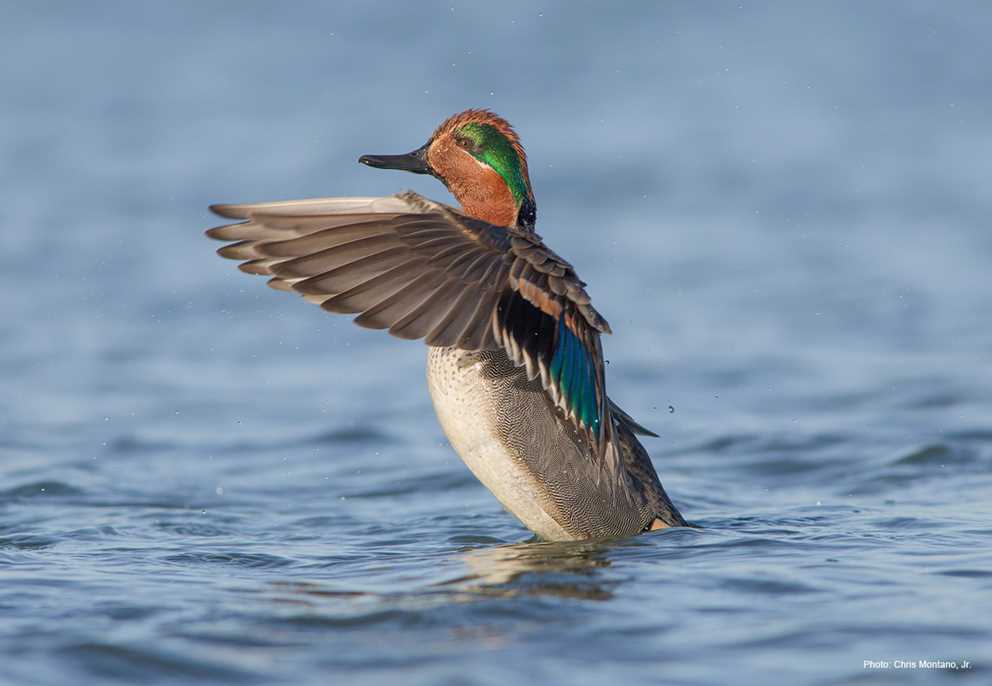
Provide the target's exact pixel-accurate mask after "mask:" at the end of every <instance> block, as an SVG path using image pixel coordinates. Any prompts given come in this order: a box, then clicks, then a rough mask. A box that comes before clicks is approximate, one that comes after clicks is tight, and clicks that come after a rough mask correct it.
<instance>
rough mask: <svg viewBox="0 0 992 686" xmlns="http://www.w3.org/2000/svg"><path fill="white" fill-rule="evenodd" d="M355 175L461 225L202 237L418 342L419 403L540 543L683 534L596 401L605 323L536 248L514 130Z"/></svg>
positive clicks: (252, 219) (376, 223) (457, 138)
mask: <svg viewBox="0 0 992 686" xmlns="http://www.w3.org/2000/svg"><path fill="white" fill-rule="evenodd" d="M466 141H467V142H466ZM459 150H460V151H461V152H459ZM462 153H464V155H462ZM469 153H471V156H469ZM362 161H363V162H365V163H366V164H369V165H370V166H379V167H388V168H400V169H407V170H409V171H415V172H421V173H432V174H434V175H436V176H439V178H441V179H442V180H443V181H444V182H445V184H446V185H447V186H448V187H449V188H450V189H451V190H452V192H453V193H454V194H455V196H456V197H457V198H459V200H460V202H461V203H462V206H463V208H465V210H466V212H465V213H462V212H458V211H457V210H454V209H452V208H449V207H447V206H444V205H441V204H438V203H434V202H431V201H429V200H426V199H425V198H422V197H421V196H418V195H416V194H414V193H403V194H400V195H398V196H394V197H389V198H326V199H319V200H309V201H289V202H283V203H263V204H256V205H225V206H214V207H213V208H212V209H214V211H215V212H217V213H218V214H221V215H222V216H227V217H234V218H239V219H247V220H248V221H247V222H245V223H242V224H233V225H228V226H224V227H219V228H217V229H212V230H211V231H210V232H209V234H210V235H211V236H212V237H215V238H220V239H223V240H232V241H237V242H235V243H234V244H233V245H229V246H227V247H226V248H223V249H221V251H220V252H221V254H222V255H223V256H225V257H230V258H234V259H243V260H246V262H245V263H244V264H243V265H242V269H243V270H244V271H248V272H249V273H257V274H268V275H271V276H272V277H273V278H272V279H271V280H270V285H272V286H273V287H275V288H278V289H280V290H288V291H294V292H297V293H299V294H301V295H303V296H304V297H306V298H307V299H308V300H311V301H313V302H316V303H318V304H320V305H321V306H322V307H323V308H324V309H326V310H329V311H334V312H352V313H360V315H359V317H357V318H356V322H357V323H359V324H361V325H363V326H369V327H372V328H388V329H389V330H390V332H391V333H393V334H394V335H397V336H399V337H402V338H424V339H425V340H426V342H427V343H428V345H429V346H430V347H429V348H428V364H427V380H428V388H429V390H430V394H431V398H432V400H433V402H434V407H435V409H436V411H437V415H438V419H439V421H440V423H441V426H442V428H443V429H444V432H445V434H446V435H447V436H448V439H449V441H450V442H451V445H452V447H453V448H454V449H455V451H456V452H457V453H458V454H459V456H461V458H462V459H463V460H464V461H465V463H466V465H468V467H469V469H470V470H471V471H472V472H473V474H475V475H476V477H477V478H478V479H479V480H480V481H481V482H482V483H483V484H484V485H485V486H486V487H487V488H489V490H490V491H492V492H493V494H494V495H495V496H496V497H497V499H498V500H499V501H500V502H501V503H502V504H503V506H504V507H505V508H506V509H507V510H509V511H510V512H512V513H513V514H514V515H516V516H517V518H518V519H520V521H521V522H522V523H523V524H524V525H525V526H527V528H529V529H530V530H531V531H533V532H534V533H536V534H538V535H539V536H541V537H542V538H545V539H549V540H573V539H588V538H608V537H617V536H629V535H633V534H636V533H639V532H641V531H645V530H648V529H655V528H661V527H665V526H679V525H684V524H685V520H684V519H682V516H681V515H680V514H679V512H678V510H677V509H676V508H675V506H674V505H673V504H672V503H671V501H670V500H669V499H668V496H667V495H666V494H665V491H664V489H663V488H662V486H661V482H660V481H659V480H658V476H657V474H656V473H655V470H654V467H653V466H652V464H651V460H650V458H649V457H648V455H647V453H646V452H645V451H644V449H643V447H642V446H641V445H640V443H639V442H638V440H637V438H636V437H635V435H634V434H635V433H649V432H647V431H646V430H645V429H643V428H642V427H640V426H639V425H637V424H636V423H635V422H634V421H633V420H632V419H631V418H630V417H629V416H628V415H627V414H626V413H624V412H623V411H622V410H620V409H619V408H618V407H616V405H614V404H613V403H612V402H610V400H609V398H608V397H607V395H606V392H605V374H604V364H603V360H602V351H601V348H600V343H599V335H600V334H601V333H603V332H608V331H609V327H608V325H607V324H606V321H605V320H604V319H603V318H602V317H601V316H600V315H599V313H598V312H597V311H596V310H595V309H593V307H592V305H591V303H590V302H589V297H588V295H586V293H585V291H584V289H583V288H582V286H583V285H584V284H583V283H582V282H581V281H580V280H579V279H578V277H577V276H576V275H575V272H574V270H573V269H572V267H571V265H569V264H568V263H567V262H565V261H564V260H562V259H561V258H560V257H558V256H557V255H555V254H554V253H553V252H551V251H550V250H549V249H548V248H547V247H546V246H545V245H544V244H543V242H542V241H541V239H540V237H539V236H537V235H536V234H535V233H533V228H532V227H533V222H534V218H535V206H534V202H533V195H532V193H531V191H530V182H529V179H528V178H527V170H526V162H525V158H524V157H523V150H522V148H520V146H519V142H518V141H517V139H516V136H515V134H513V132H512V129H510V128H509V125H507V124H506V123H505V122H504V121H503V120H501V119H499V118H498V117H495V115H492V114H491V113H488V112H484V111H479V110H470V111H468V112H465V113H462V114H461V115H456V116H455V117H452V118H451V119H449V120H448V121H447V122H445V123H444V124H442V126H441V127H440V128H439V129H438V131H437V132H435V134H434V136H433V137H432V138H431V141H429V142H428V144H427V145H425V146H424V147H423V148H421V149H419V150H417V151H415V152H414V153H411V154H409V155H404V156H391V157H383V156H377V157H365V158H363V159H362ZM442 170H443V174H442ZM473 175H474V177H473ZM469 211H470V212H469ZM493 222H496V223H493Z"/></svg>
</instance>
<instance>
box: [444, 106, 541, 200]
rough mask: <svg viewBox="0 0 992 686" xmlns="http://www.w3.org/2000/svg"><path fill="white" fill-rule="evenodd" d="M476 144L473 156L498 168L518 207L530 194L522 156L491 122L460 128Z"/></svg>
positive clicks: (462, 133)
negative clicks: (521, 165) (521, 160)
mask: <svg viewBox="0 0 992 686" xmlns="http://www.w3.org/2000/svg"><path fill="white" fill-rule="evenodd" d="M458 133H460V134H461V135H463V136H465V137H466V138H468V139H469V140H471V141H472V142H473V143H474V144H475V150H473V151H472V156H473V157H475V159H477V160H479V161H480V162H484V163H485V164H488V165H489V166H490V167H492V168H493V169H494V170H496V173H497V174H499V175H500V176H502V177H503V180H504V181H505V182H506V185H507V187H508V188H509V189H510V193H511V194H512V195H513V200H514V201H515V202H516V203H517V207H519V206H520V204H521V203H523V201H524V199H525V198H527V196H528V195H529V194H530V189H529V188H528V187H527V181H526V179H524V175H523V172H522V170H521V168H520V158H519V157H518V156H517V151H516V150H514V149H513V144H512V143H510V141H509V140H507V138H506V136H504V135H503V134H502V133H500V132H499V130H498V129H497V128H496V127H495V126H492V125H490V124H476V123H473V124H466V125H465V126H463V127H461V128H460V129H459V130H458Z"/></svg>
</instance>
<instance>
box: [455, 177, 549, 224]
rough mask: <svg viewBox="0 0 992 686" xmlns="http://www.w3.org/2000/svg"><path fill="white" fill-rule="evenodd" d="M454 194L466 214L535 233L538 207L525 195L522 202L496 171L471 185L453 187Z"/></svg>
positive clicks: (491, 222)
mask: <svg viewBox="0 0 992 686" xmlns="http://www.w3.org/2000/svg"><path fill="white" fill-rule="evenodd" d="M450 189H451V193H452V195H454V196H455V199H456V200H457V201H458V203H459V204H460V205H461V206H462V210H464V212H465V214H467V215H469V216H470V217H475V218H476V219H481V220H482V221H485V222H489V223H490V224H493V225H495V226H513V227H515V228H518V229H521V230H524V231H533V230H534V221H535V219H536V217H537V207H536V206H535V204H534V200H533V198H531V197H529V196H524V197H523V198H522V199H521V201H520V202H518V201H517V198H515V197H514V195H513V193H511V192H510V189H509V188H507V185H506V183H505V182H504V181H503V179H502V178H501V177H500V176H499V175H498V174H496V173H495V172H493V173H491V174H486V175H485V176H484V177H483V178H482V179H481V180H475V181H474V182H472V183H465V184H457V183H455V184H451V185H450Z"/></svg>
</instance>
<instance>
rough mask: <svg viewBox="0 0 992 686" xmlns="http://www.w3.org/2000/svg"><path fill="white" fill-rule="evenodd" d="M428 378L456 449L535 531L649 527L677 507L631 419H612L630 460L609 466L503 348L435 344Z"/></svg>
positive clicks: (550, 534)
mask: <svg viewBox="0 0 992 686" xmlns="http://www.w3.org/2000/svg"><path fill="white" fill-rule="evenodd" d="M427 385H428V388H429V389H430V393H431V399H432V400H433V401H434V409H435V410H436V411H437V416H438V420H439V421H440V423H441V427H442V428H443V429H444V432H445V434H446V435H447V436H448V440H449V441H450V442H451V446H452V447H453V448H454V449H455V452H457V453H458V455H459V456H461V458H462V460H463V461H464V462H465V464H466V465H468V468H469V469H470V470H472V473H473V474H475V476H476V478H478V479H479V481H481V482H482V483H483V484H484V485H485V486H486V488H488V489H489V490H490V491H492V493H493V495H495V496H496V498H497V499H498V500H499V501H500V503H502V504H503V507H505V508H506V509H507V510H508V511H510V512H512V513H513V514H514V515H516V516H517V518H518V519H519V520H520V521H521V522H523V524H524V526H526V527H527V528H528V529H530V530H531V531H533V532H534V533H536V534H537V535H538V536H541V537H542V538H545V539H548V540H553V541H562V540H573V539H586V538H613V537H617V536H632V535H634V534H637V533H640V532H642V531H644V530H645V529H646V528H649V527H650V526H651V524H652V523H653V522H654V520H655V518H656V513H657V512H659V511H660V512H664V511H666V510H673V511H674V507H673V506H672V504H671V502H670V501H669V500H668V496H667V495H666V494H665V491H664V489H663V488H662V486H661V483H660V482H659V481H658V477H657V474H655V471H654V467H653V466H652V464H651V461H650V458H648V456H647V454H646V453H645V452H644V451H643V449H640V450H637V448H640V444H639V443H637V439H636V438H635V437H634V434H633V431H632V429H631V427H629V426H627V425H624V424H623V422H622V420H617V421H615V431H616V433H617V434H618V437H617V441H618V445H625V447H624V448H622V449H621V450H619V451H618V452H619V453H620V457H621V460H622V462H623V463H624V464H622V468H621V470H619V472H618V473H614V474H610V473H604V472H603V471H602V470H601V468H600V467H599V465H597V464H596V461H595V460H593V459H591V454H590V446H589V444H588V442H587V441H585V440H584V439H583V438H582V437H581V435H579V434H577V433H576V432H575V431H574V430H572V429H571V428H570V426H569V423H568V422H567V421H566V420H564V419H563V418H562V417H561V416H560V413H559V412H557V411H556V410H555V407H554V405H553V404H552V403H551V402H550V401H549V400H548V398H547V395H546V393H545V392H544V389H543V388H542V386H541V383H540V380H539V379H528V378H527V372H526V369H524V368H523V367H518V366H516V365H515V364H514V363H513V362H512V361H511V360H510V359H509V358H508V357H507V356H506V354H505V353H504V352H502V351H499V350H493V351H483V352H466V351H463V350H458V349H455V348H436V347H432V348H429V350H428V353H427ZM631 441H633V443H634V444H636V447H635V445H630V442H631ZM618 477H619V478H618ZM676 523H679V522H678V520H673V521H672V522H671V524H669V523H668V522H665V524H666V525H669V526H670V525H673V524H676Z"/></svg>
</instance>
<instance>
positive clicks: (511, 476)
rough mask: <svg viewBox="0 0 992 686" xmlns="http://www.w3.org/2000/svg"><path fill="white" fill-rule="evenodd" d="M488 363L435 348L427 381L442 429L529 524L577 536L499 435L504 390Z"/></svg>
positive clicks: (553, 536) (555, 535) (544, 532)
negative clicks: (485, 369)
mask: <svg viewBox="0 0 992 686" xmlns="http://www.w3.org/2000/svg"><path fill="white" fill-rule="evenodd" d="M482 365H483V363H482V362H480V361H477V360H476V359H475V358H474V357H473V356H472V355H471V354H470V353H465V352H462V351H459V350H453V349H451V348H430V349H429V352H428V354H427V386H428V388H429V389H430V393H431V399H432V400H433V401H434V410H435V411H436V412H437V418H438V421H440V423H441V428H442V429H444V433H445V435H447V437H448V440H449V441H450V442H451V445H452V447H453V448H454V449H455V452H456V453H458V455H459V457H461V458H462V460H463V461H464V462H465V464H466V465H468V468H469V469H470V470H471V471H472V473H473V474H475V476H476V478H477V479H479V481H481V482H482V483H483V484H484V485H485V486H486V488H488V489H489V490H490V491H492V493H493V495H495V496H496V498H497V499H498V500H499V501H500V503H502V504H503V507H505V508H506V509H507V510H509V511H510V512H511V513H512V514H513V515H515V516H516V517H517V519H519V520H520V521H521V522H522V523H523V524H524V526H526V527H527V528H528V529H530V530H531V531H533V532H534V533H536V534H537V535H538V536H541V537H542V538H545V539H548V540H553V541H562V540H575V539H576V537H575V536H573V535H572V534H570V533H568V532H567V531H565V529H563V528H562V526H561V525H560V524H558V522H556V521H555V519H554V518H553V517H552V516H551V515H550V514H549V513H548V512H547V511H546V509H545V504H544V503H545V497H544V494H543V493H542V492H541V490H540V489H539V488H538V485H537V483H536V482H535V480H534V478H533V476H532V475H531V473H530V471H529V470H528V469H527V468H526V466H525V465H524V464H523V463H522V461H521V460H519V459H518V458H517V457H516V456H514V455H513V454H512V453H511V452H510V451H509V450H508V448H507V446H506V445H504V444H503V442H501V441H500V440H499V437H498V435H497V433H496V431H495V430H494V428H493V423H492V418H494V417H495V412H494V407H495V403H499V402H500V394H501V393H502V391H500V390H499V389H498V388H497V387H496V386H495V385H494V384H493V383H492V382H491V381H489V380H487V379H486V378H485V377H484V376H483V375H482V374H481V370H482Z"/></svg>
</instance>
